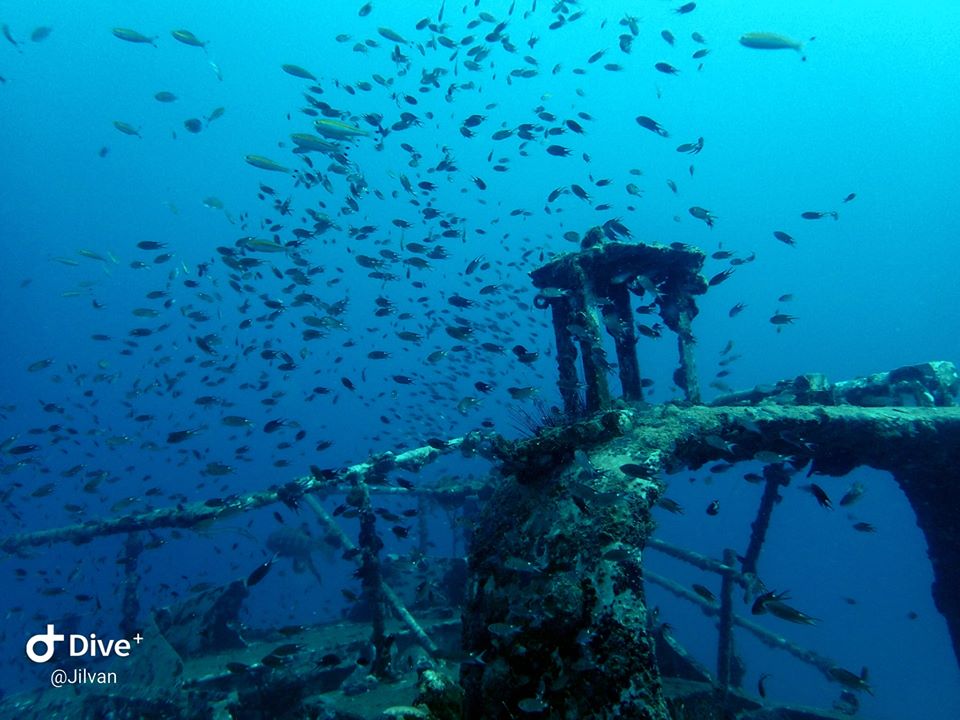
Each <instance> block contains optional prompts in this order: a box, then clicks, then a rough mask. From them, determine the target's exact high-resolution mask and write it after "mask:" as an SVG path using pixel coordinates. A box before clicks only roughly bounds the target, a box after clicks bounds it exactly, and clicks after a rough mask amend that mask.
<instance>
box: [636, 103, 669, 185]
mask: <svg viewBox="0 0 960 720" xmlns="http://www.w3.org/2000/svg"><path fill="white" fill-rule="evenodd" d="M636 120H637V125H639V126H640V127H642V128H646V129H647V130H650V131H651V132H655V133H656V134H657V135H659V136H660V137H670V133H669V132H667V130H666V129H665V128H664V127H663V126H662V125H661V124H660V123H658V122H657V121H656V120H654V119H653V118H651V117H647V116H646V115H638V116H637V118H636ZM674 192H676V191H674Z"/></svg>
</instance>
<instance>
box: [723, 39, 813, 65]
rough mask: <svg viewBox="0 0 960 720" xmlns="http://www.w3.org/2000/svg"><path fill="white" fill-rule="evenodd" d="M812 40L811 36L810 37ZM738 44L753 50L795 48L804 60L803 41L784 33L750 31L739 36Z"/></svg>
mask: <svg viewBox="0 0 960 720" xmlns="http://www.w3.org/2000/svg"><path fill="white" fill-rule="evenodd" d="M810 39H811V40H813V38H810ZM740 44H741V45H743V46H744V47H747V48H752V49H754V50H795V51H796V52H798V53H801V58H800V59H801V60H806V59H807V57H806V55H802V53H803V43H802V42H799V41H797V40H793V39H792V38H788V37H786V36H785V35H778V34H777V33H770V32H751V33H745V34H743V35H741V36H740Z"/></svg>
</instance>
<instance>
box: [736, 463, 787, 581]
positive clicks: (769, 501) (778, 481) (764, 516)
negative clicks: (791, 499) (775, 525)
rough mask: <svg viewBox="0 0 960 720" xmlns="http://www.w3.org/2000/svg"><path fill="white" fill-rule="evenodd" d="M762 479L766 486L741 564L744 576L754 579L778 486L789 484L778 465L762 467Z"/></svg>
mask: <svg viewBox="0 0 960 720" xmlns="http://www.w3.org/2000/svg"><path fill="white" fill-rule="evenodd" d="M763 477H764V479H765V480H766V484H765V485H764V487H763V495H762V496H761V497H760V505H759V506H758V507H757V516H756V518H754V520H753V522H752V523H751V524H750V544H749V545H747V551H746V552H745V553H744V554H743V564H742V565H741V570H742V571H743V573H744V575H751V576H754V577H755V576H756V574H757V562H758V561H759V560H760V551H761V550H762V549H763V543H764V541H765V540H766V538H767V530H768V529H769V527H770V515H771V514H772V513H773V508H774V507H775V506H776V504H777V502H778V501H779V500H780V486H781V485H786V484H787V483H788V482H790V476H789V475H788V474H787V472H786V470H784V469H783V465H781V464H779V463H778V464H775V465H766V466H764V468H763Z"/></svg>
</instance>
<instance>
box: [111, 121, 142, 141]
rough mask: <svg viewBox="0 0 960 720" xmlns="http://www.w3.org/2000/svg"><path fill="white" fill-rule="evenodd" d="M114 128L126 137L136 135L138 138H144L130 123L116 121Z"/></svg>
mask: <svg viewBox="0 0 960 720" xmlns="http://www.w3.org/2000/svg"><path fill="white" fill-rule="evenodd" d="M113 126H114V127H115V128H116V129H117V130H119V131H120V132H122V133H123V134H124V135H135V136H136V137H142V136H141V135H140V131H139V130H138V129H137V128H135V127H134V126H133V125H131V124H130V123H127V122H123V121H122V120H114V121H113Z"/></svg>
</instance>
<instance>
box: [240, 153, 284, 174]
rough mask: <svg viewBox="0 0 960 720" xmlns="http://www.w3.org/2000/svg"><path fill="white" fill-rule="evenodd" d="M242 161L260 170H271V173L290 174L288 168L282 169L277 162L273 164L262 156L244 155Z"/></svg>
mask: <svg viewBox="0 0 960 720" xmlns="http://www.w3.org/2000/svg"><path fill="white" fill-rule="evenodd" d="M243 159H244V160H246V161H247V163H248V164H250V165H253V166H254V167H255V168H259V169H260V170H271V171H273V172H283V173H288V172H290V168H287V167H284V166H283V165H281V164H280V163H278V162H274V161H273V160H271V159H270V158H267V157H264V156H263V155H245V156H244V158H243Z"/></svg>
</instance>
